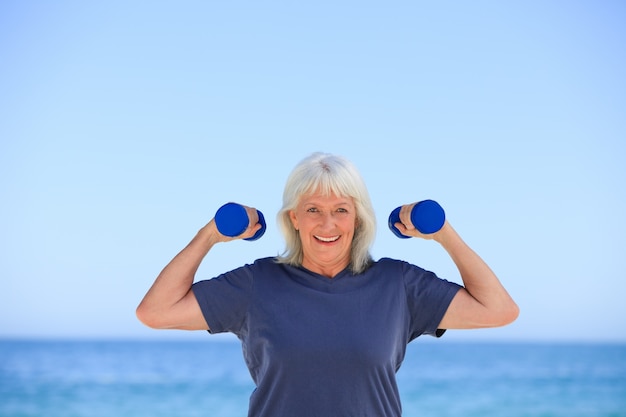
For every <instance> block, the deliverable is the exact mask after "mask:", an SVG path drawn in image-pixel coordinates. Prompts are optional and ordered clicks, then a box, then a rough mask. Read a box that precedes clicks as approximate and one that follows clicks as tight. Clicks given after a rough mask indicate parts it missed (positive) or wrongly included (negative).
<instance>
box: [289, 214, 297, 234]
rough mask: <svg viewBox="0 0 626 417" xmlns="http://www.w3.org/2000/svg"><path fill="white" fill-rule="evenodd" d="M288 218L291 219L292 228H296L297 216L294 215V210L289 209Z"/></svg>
mask: <svg viewBox="0 0 626 417" xmlns="http://www.w3.org/2000/svg"><path fill="white" fill-rule="evenodd" d="M289 220H291V224H292V225H293V228H294V229H296V230H298V218H297V217H296V212H295V211H293V210H289Z"/></svg>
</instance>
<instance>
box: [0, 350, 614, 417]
mask: <svg viewBox="0 0 626 417" xmlns="http://www.w3.org/2000/svg"><path fill="white" fill-rule="evenodd" d="M207 339H208V338H207ZM398 383H399V386H400V391H401V396H402V401H403V408H404V416H406V417H412V416H416V417H417V416H424V417H427V416H432V417H435V416H437V417H444V416H481V417H485V416H499V417H502V416H504V417H506V416H520V417H521V416H542V417H549V416H563V417H575V416H598V417H600V416H606V417H608V416H626V345H624V344H565V343H561V344H548V343H483V342H481V343H479V342H472V343H461V342H456V341H452V342H446V341H444V340H441V341H439V340H437V341H433V342H430V341H428V342H422V341H420V339H418V340H416V341H414V342H413V343H411V344H410V345H409V349H408V352H407V357H406V359H405V362H404V364H403V366H402V368H401V369H400V372H399V373H398ZM252 389H253V385H252V382H251V379H250V376H249V374H248V371H247V369H246V368H245V366H244V364H243V359H242V354H241V348H240V346H239V345H238V344H237V343H236V342H235V341H233V342H231V341H219V342H215V341H210V339H208V341H206V342H203V341H156V342H155V341H17V340H0V416H1V417H9V416H10V417H22V416H41V417H44V416H45V417H60V416H63V417H72V416H76V417H79V416H81V417H82V416H94V417H96V416H107V417H113V416H115V417H134V416H136V417H147V416H151V417H158V416H163V417H192V416H210V417H239V416H246V411H247V403H248V397H249V395H250V392H251V391H252ZM294 417H297V416H294ZM329 417H333V416H329Z"/></svg>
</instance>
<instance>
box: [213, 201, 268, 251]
mask: <svg viewBox="0 0 626 417" xmlns="http://www.w3.org/2000/svg"><path fill="white" fill-rule="evenodd" d="M239 206H241V207H243V208H244V209H245V211H246V217H247V220H248V224H247V227H246V229H245V230H244V231H243V232H242V233H241V234H239V235H237V236H227V235H224V234H222V233H220V231H219V229H218V227H217V224H216V222H215V218H213V219H212V220H211V222H209V224H207V226H206V227H207V228H209V229H210V230H211V232H212V234H214V235H215V241H216V242H229V241H231V240H236V239H248V238H251V237H253V236H254V235H255V234H256V233H257V232H258V231H259V230H260V229H261V228H262V227H263V226H262V225H261V223H260V222H259V212H258V211H257V210H256V209H255V208H253V207H248V206H244V205H243V204H239ZM242 217H243V216H242Z"/></svg>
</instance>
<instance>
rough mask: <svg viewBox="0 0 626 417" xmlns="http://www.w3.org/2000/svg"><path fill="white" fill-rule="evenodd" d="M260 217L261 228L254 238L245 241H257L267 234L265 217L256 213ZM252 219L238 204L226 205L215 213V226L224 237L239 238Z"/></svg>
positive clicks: (259, 212)
mask: <svg viewBox="0 0 626 417" xmlns="http://www.w3.org/2000/svg"><path fill="white" fill-rule="evenodd" d="M256 212H257V213H258V215H259V223H261V228H260V229H259V230H258V231H257V232H256V233H255V234H254V236H252V237H248V238H246V239H244V240H257V239H258V238H260V237H261V236H263V233H265V217H263V213H261V211H259V210H257V211H256ZM249 223H250V219H249V218H248V213H246V209H245V208H244V207H243V206H242V205H241V204H237V203H226V204H224V205H223V206H222V207H220V208H219V209H218V210H217V212H216V213H215V225H216V226H217V230H219V232H220V233H221V234H223V235H224V236H230V237H235V236H239V235H240V234H242V233H243V232H245V231H246V229H247V228H248V224H249Z"/></svg>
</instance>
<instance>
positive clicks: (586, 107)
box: [0, 0, 626, 341]
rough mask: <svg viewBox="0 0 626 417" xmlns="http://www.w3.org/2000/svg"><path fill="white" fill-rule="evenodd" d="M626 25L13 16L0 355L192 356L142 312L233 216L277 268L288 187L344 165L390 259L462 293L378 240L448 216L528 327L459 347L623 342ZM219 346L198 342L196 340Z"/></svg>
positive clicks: (572, 6)
mask: <svg viewBox="0 0 626 417" xmlns="http://www.w3.org/2000/svg"><path fill="white" fill-rule="evenodd" d="M624 22H626V6H625V5H624V3H623V2H619V1H523V2H522V1H516V2H495V1H488V2H487V1H474V2H424V1H397V2H385V3H382V2H370V1H316V2H286V1H284V2H283V1H280V2H275V1H269V2H251V1H250V2H237V1H234V2H212V1H206V2H205V1H183V2H164V1H137V2H125V1H107V2H82V1H76V2H71V1H58V2H35V1H17V0H14V1H12V0H9V1H3V2H2V3H0V62H1V63H0V114H1V117H0V196H1V200H2V204H0V274H1V276H0V337H11V336H19V337H22V336H24V337H39V336H43V337H139V338H143V337H145V338H149V337H166V338H175V337H201V336H199V335H198V334H197V333H194V334H192V335H188V334H183V333H182V332H167V331H166V332H157V331H154V330H150V329H146V328H144V327H143V326H142V325H141V324H140V323H139V322H138V321H137V320H136V318H135V316H134V310H135V307H136V305H137V303H138V302H139V301H140V299H141V298H142V297H143V295H144V293H145V292H146V290H147V289H148V287H149V286H150V285H151V283H152V282H153V280H154V278H155V277H156V275H157V274H158V273H159V271H160V270H161V268H162V267H163V266H164V265H165V264H166V263H167V262H168V261H169V260H170V259H171V258H172V257H173V256H174V255H175V254H176V253H177V252H178V251H179V250H180V249H182V248H183V247H184V246H185V245H186V244H187V243H188V241H189V240H190V239H191V238H192V237H193V235H194V234H195V233H196V231H197V230H198V229H199V228H200V227H201V226H203V225H204V224H205V223H206V222H208V221H209V220H210V219H211V217H212V216H213V214H214V213H215V210H216V209H217V208H218V207H219V206H220V205H221V204H222V203H224V202H227V201H239V202H242V203H244V204H248V205H252V206H256V207H257V208H259V209H261V210H262V211H263V212H264V213H265V216H266V218H267V220H268V231H267V233H266V235H265V236H264V237H263V238H262V239H261V240H259V241H257V242H254V243H251V242H243V241H237V242H232V243H229V244H224V245H220V246H218V247H216V248H215V249H214V251H212V252H211V253H210V254H209V255H208V257H207V258H206V260H205V263H204V264H203V265H202V267H201V269H200V271H199V277H198V278H210V277H213V276H215V275H217V274H218V273H220V272H223V271H225V270H228V269H231V268H234V267H237V266H239V265H241V264H243V263H246V262H251V261H253V260H254V259H256V258H258V257H263V256H271V255H275V254H277V253H279V252H281V251H282V250H283V249H284V246H283V241H282V238H281V236H280V234H279V233H278V231H277V228H276V223H275V215H276V212H277V210H278V209H279V207H280V203H281V195H282V189H283V186H284V182H285V179H286V177H287V175H288V174H289V172H290V170H291V169H292V168H293V166H294V165H295V164H296V163H297V162H298V161H299V160H300V159H302V158H303V157H305V156H306V155H308V154H309V153H311V152H313V151H326V152H332V153H337V154H341V155H344V156H346V157H348V158H349V159H351V160H352V161H353V162H354V163H355V164H356V165H357V166H358V167H359V169H360V170H361V173H362V174H363V176H364V177H365V179H366V181H367V183H368V185H369V190H370V194H371V197H372V200H373V203H374V206H375V209H376V214H377V220H378V223H379V228H378V234H377V239H376V242H375V245H374V247H373V255H374V257H375V258H380V257H383V256H389V257H394V258H400V259H405V260H408V261H410V262H413V263H415V264H418V265H420V266H423V267H424V268H427V269H430V270H433V271H435V272H437V273H438V274H439V275H440V276H442V277H444V278H447V279H451V280H454V281H457V282H458V281H459V276H458V273H457V272H456V270H455V268H454V266H453V265H452V262H451V261H450V260H449V258H448V257H447V256H446V255H445V253H444V251H443V250H442V249H441V248H440V247H439V246H437V244H435V243H433V242H426V241H420V240H417V239H411V240H400V239H397V238H396V237H395V236H393V235H392V234H391V232H389V230H388V229H387V227H386V221H387V216H388V213H389V212H390V211H391V210H392V209H393V208H395V207H396V206H398V205H400V204H402V203H409V202H413V201H417V200H421V199H424V198H433V199H436V200H438V201H439V202H441V204H442V205H443V206H444V207H445V208H446V211H447V214H448V218H449V220H450V222H451V223H452V224H453V225H454V226H455V228H456V229H457V230H458V231H459V232H460V233H461V235H462V236H463V237H464V239H465V240H466V241H467V242H468V243H469V244H470V245H471V246H472V247H473V248H474V249H475V250H476V251H477V252H478V253H479V254H480V255H481V256H482V257H483V258H484V259H485V260H486V261H487V262H488V263H489V264H490V265H491V267H492V268H493V269H494V270H495V272H496V273H497V274H498V275H499V277H500V278H501V280H502V281H503V282H504V284H505V286H506V287H507V288H508V289H509V291H510V292H511V293H512V295H513V296H514V298H515V299H516V300H517V301H518V303H519V305H520V306H521V310H522V313H521V316H520V318H519V319H518V321H517V322H515V323H514V324H513V325H511V326H508V327H505V328H501V329H492V330H480V331H462V332H451V334H450V336H447V337H450V338H456V339H460V340H470V339H472V340H473V339H500V340H618V341H626V307H625V306H626V303H625V302H624V296H625V294H626V272H625V271H626V220H625V216H626V186H625V180H626V168H625V165H626V163H625V162H626V26H625V25H624ZM202 337H204V336H202Z"/></svg>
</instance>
